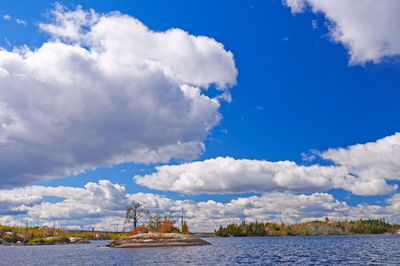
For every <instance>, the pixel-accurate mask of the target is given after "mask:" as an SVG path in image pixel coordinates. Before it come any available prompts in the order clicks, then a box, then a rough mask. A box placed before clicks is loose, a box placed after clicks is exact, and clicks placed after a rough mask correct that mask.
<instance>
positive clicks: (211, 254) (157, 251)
mask: <svg viewBox="0 0 400 266" xmlns="http://www.w3.org/2000/svg"><path fill="white" fill-rule="evenodd" d="M206 240H207V241H209V242H211V243H212V245H207V246H194V247H165V248H164V247H162V248H140V249H113V248H108V247H104V246H103V245H104V244H105V243H107V241H93V242H92V243H90V244H80V245H59V246H24V247H15V246H0V264H2V265H3V264H4V265H132V264H134V265H135V264H137V265H151V264H161V265H187V264H189V265H211V264H213V265H237V264H244V265H246V264H255V265H265V264H287V265H293V264H340V265H343V264H362V265H365V264H385V265H391V264H392V265H398V264H400V235H350V236H306V237H302V236H297V237H290V236H287V237H247V238H244V237H238V238H206Z"/></svg>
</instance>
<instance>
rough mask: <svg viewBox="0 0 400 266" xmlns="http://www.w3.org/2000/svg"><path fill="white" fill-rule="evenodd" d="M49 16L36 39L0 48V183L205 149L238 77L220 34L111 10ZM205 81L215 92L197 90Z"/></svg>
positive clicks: (61, 11) (192, 153)
mask: <svg viewBox="0 0 400 266" xmlns="http://www.w3.org/2000/svg"><path fill="white" fill-rule="evenodd" d="M52 15H53V20H52V22H51V23H48V24H40V28H41V29H42V30H43V31H46V32H48V33H49V35H50V38H51V39H50V40H49V41H47V42H45V43H43V45H42V46H41V47H40V48H38V49H34V50H31V49H29V48H27V47H22V48H20V49H15V50H13V51H11V52H10V51H6V50H5V49H3V50H1V51H0V151H1V153H2V156H0V187H3V188H4V187H11V186H17V185H24V184H28V183H30V182H34V181H38V180H43V179H48V178H53V177H63V176H68V175H71V174H76V173H79V172H82V171H83V170H85V169H89V168H93V167H97V166H100V165H113V164H118V163H122V162H144V163H149V162H167V161H168V160H169V159H171V158H182V159H194V158H196V157H197V156H198V155H199V154H200V153H201V152H202V151H203V150H204V145H203V140H204V139H205V137H206V136H207V134H208V133H209V131H210V130H211V129H212V128H213V127H214V126H215V125H216V124H217V123H218V122H219V120H220V118H221V115H220V113H219V111H218V109H219V106H220V102H219V101H220V100H221V99H222V98H224V99H229V87H230V86H232V85H234V84H235V82H236V75H237V70H236V68H235V63H234V60H233V55H232V53H231V52H229V51H226V50H225V49H224V47H223V45H222V44H221V43H218V42H217V41H215V40H214V39H211V38H208V37H205V36H193V35H190V34H189V33H187V32H185V31H183V30H180V29H170V30H168V31H165V32H154V31H152V30H150V29H149V28H147V27H146V26H145V25H144V24H142V23H141V22H140V21H138V20H137V19H135V18H133V17H130V16H128V15H123V14H120V13H118V12H113V13H108V14H98V13H96V12H95V11H93V10H89V11H85V10H82V9H81V8H80V7H78V8H77V9H76V10H74V11H70V10H66V9H65V8H64V7H63V6H61V5H58V4H57V5H56V6H55V10H54V11H53V13H52ZM210 85H215V86H216V87H217V89H219V90H220V95H219V96H217V97H215V98H210V97H208V96H205V95H204V94H202V90H203V89H206V88H208V87H209V86H210Z"/></svg>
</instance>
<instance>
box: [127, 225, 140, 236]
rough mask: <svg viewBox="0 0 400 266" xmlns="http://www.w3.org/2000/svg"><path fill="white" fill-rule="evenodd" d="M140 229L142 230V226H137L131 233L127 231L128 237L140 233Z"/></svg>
mask: <svg viewBox="0 0 400 266" xmlns="http://www.w3.org/2000/svg"><path fill="white" fill-rule="evenodd" d="M142 229H143V226H138V227H136V228H133V229H132V230H131V231H129V233H128V234H129V235H135V234H138V233H140V232H141V231H142Z"/></svg>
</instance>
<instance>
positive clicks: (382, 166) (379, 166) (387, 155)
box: [320, 133, 400, 194]
mask: <svg viewBox="0 0 400 266" xmlns="http://www.w3.org/2000/svg"><path fill="white" fill-rule="evenodd" d="M320 156H321V157H322V158H324V159H327V160H331V161H333V162H334V163H335V164H337V165H341V166H345V167H346V168H347V169H348V170H349V172H350V173H352V174H353V175H354V176H357V177H358V181H357V185H356V186H354V189H353V192H354V193H356V194H375V193H371V192H376V194H378V193H377V192H379V191H380V190H382V189H383V188H382V186H384V185H385V184H386V180H400V133H396V134H394V135H391V136H388V137H385V138H382V139H379V140H377V141H375V142H369V143H365V144H356V145H352V146H349V147H346V148H338V149H329V150H327V151H325V152H322V153H321V154H320ZM396 188H397V186H396ZM383 192H384V191H383ZM388 192H389V191H388ZM381 194H384V193H381Z"/></svg>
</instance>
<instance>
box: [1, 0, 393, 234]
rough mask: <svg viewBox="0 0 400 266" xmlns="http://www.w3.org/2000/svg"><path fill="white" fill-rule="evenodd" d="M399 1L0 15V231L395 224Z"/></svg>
mask: <svg viewBox="0 0 400 266" xmlns="http://www.w3.org/2000/svg"><path fill="white" fill-rule="evenodd" d="M399 12H400V2H398V1H397V0H383V1H372V0H371V1H370V0H368V1H365V0H353V1H351V2H348V1H345V0H271V1H265V0H235V1H231V0H229V1H228V0H219V1H211V0H210V1H208V0H203V1H183V0H181V1H179V0H171V1H156V0H149V1H129V2H127V1H60V2H54V1H46V0H43V1H35V2H34V3H33V1H27V0H18V1H8V2H4V3H1V4H0V29H1V30H0V47H1V48H0V154H1V155H0V224H11V225H19V224H25V220H28V221H29V222H30V223H31V224H34V225H45V224H51V225H52V224H54V223H56V224H57V226H59V227H63V228H70V229H75V228H83V229H85V228H86V229H87V228H92V226H94V227H95V228H96V229H98V230H122V227H123V222H124V214H125V213H124V212H125V207H126V205H127V204H128V203H129V202H130V201H131V200H137V201H142V202H144V203H145V205H146V208H148V209H149V210H150V211H151V212H152V213H160V214H165V213H168V212H172V213H174V214H175V215H176V216H178V215H179V213H180V211H181V209H182V208H184V209H185V216H186V220H187V222H188V225H189V228H190V230H191V231H194V232H200V231H202V232H212V231H213V230H214V229H216V228H218V227H219V226H220V225H226V224H227V223H230V222H239V221H243V220H246V221H255V220H258V221H273V222H281V221H283V222H285V223H295V222H304V221H308V220H315V219H324V218H325V217H326V216H328V217H329V218H330V219H332V220H344V219H359V218H385V219H387V220H388V221H391V222H399V218H400V216H399V213H400V192H399V187H398V185H399V184H400V133H399V131H400V118H399V115H398V110H399V108H398V107H399V104H398V99H399V97H400V90H399V85H400V82H399V79H398V77H399V74H400V64H399V62H400V61H399V58H400V57H399V55H400V31H399V29H398V27H397V25H398V24H399V23H400V18H399V17H398V14H399Z"/></svg>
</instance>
